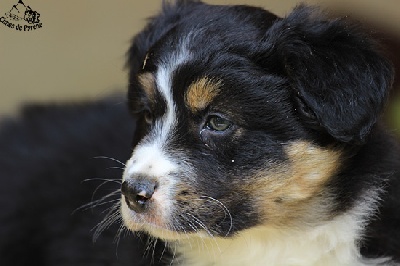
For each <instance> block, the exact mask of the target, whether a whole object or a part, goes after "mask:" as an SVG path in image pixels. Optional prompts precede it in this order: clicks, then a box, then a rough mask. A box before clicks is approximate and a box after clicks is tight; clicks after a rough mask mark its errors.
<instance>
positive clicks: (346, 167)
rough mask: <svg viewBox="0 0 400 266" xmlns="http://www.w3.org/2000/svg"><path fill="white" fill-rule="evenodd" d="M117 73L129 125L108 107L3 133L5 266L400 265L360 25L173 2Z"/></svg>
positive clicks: (392, 179) (379, 94) (382, 78)
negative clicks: (122, 74)
mask: <svg viewBox="0 0 400 266" xmlns="http://www.w3.org/2000/svg"><path fill="white" fill-rule="evenodd" d="M127 64H128V67H129V71H130V78H129V84H130V85H129V94H128V100H129V106H130V110H131V112H132V113H133V114H134V117H136V119H135V118H134V117H132V116H130V115H129V113H128V108H126V107H125V106H124V105H121V101H122V100H121V99H106V100H101V101H98V102H91V103H84V104H61V105H49V106H31V107H26V108H25V109H24V110H23V112H22V113H21V115H20V117H19V118H18V119H11V120H4V121H1V123H0V147H1V148H0V174H1V178H0V182H1V184H0V206H1V212H0V265H13V266H16V265H23V266H25V265H40V266H45V265H51V266H54V265H60V266H67V265H68V266H88V265H90V266H95V265H96V266H104V265H118V266H121V265H135V266H139V265H140V266H148V265H263V266H264V265H272V266H273V265H279V266H288V265H296V266H301V265H307V266H310V265H323V266H326V265H328V266H329V265H335V266H337V265H396V263H397V265H398V264H399V262H400V240H399V239H400V230H399V224H400V212H399V209H400V206H399V205H400V204H399V199H398V195H399V192H400V181H399V179H400V178H399V165H400V164H399V162H400V158H399V154H400V153H399V149H398V147H397V144H396V143H395V141H394V140H393V138H392V137H391V136H390V135H389V134H387V133H386V131H385V129H384V127H383V126H382V125H381V124H380V123H379V118H380V114H381V112H382V109H383V107H384V105H385V102H386V99H387V97H388V91H389V89H390V86H391V83H392V78H393V73H392V69H391V66H390V64H389V63H388V62H387V61H386V59H384V57H382V55H381V54H380V52H379V47H378V46H377V45H376V44H375V43H374V42H373V41H372V40H370V38H369V37H368V36H367V35H366V34H364V33H362V31H360V30H359V29H358V28H357V27H356V26H354V25H352V24H349V23H348V22H346V21H344V20H341V19H334V20H331V19H328V18H327V17H326V16H325V15H323V14H321V12H319V11H318V10H316V9H313V8H309V7H305V6H299V7H297V8H296V9H295V10H294V11H293V12H292V13H291V14H289V15H288V16H287V17H285V18H278V17H277V16H275V15H273V14H271V13H269V12H268V11H265V10H262V9H260V8H255V7H249V6H209V5H206V4H204V3H201V2H197V1H177V2H176V3H175V4H165V5H164V7H163V9H162V11H161V13H160V14H159V15H157V16H156V17H154V18H153V19H152V20H150V22H149V24H148V26H147V27H146V28H145V29H144V30H143V31H142V32H141V33H140V34H139V35H137V36H136V37H135V38H134V40H133V44H132V47H131V48H130V51H129V54H128V63H127ZM133 133H134V134H133ZM132 135H134V136H132ZM132 144H133V145H132ZM132 147H133V149H132ZM132 150H133V152H132ZM99 156H100V157H99ZM104 156H106V157H107V158H111V160H109V159H106V157H104ZM118 161H127V163H126V165H123V164H121V163H119V162H118ZM121 168H123V169H121ZM121 176H122V180H121ZM86 179H90V180H89V181H87V180H86ZM96 182H97V183H96ZM93 192H95V193H93ZM121 193H122V196H121ZM93 199H95V200H93ZM91 200H93V201H92V203H91V204H89V205H84V206H83V207H81V208H80V209H85V207H91V206H93V207H96V208H93V209H92V208H90V210H91V211H90V212H87V211H86V212H85V211H80V210H77V208H79V206H82V205H83V204H85V203H87V202H90V201H91ZM107 212H108V215H106V217H104V216H105V213H107ZM121 216H122V220H123V224H122V225H120V224H119V222H120V221H121ZM103 218H104V220H103V221H102V222H100V221H101V220H102V219H103ZM99 222H100V223H99ZM96 224H98V225H97V231H96V233H95V234H94V235H95V238H97V240H96V243H94V244H93V243H92V235H93V232H92V231H91V229H92V228H93V227H95V226H96ZM118 226H120V227H119V228H118ZM108 227H111V228H110V230H104V229H106V228H108ZM126 228H129V229H130V230H131V231H133V232H134V233H133V235H134V236H132V235H129V236H127V237H123V235H124V232H126ZM102 231H103V232H102ZM116 232H117V237H116V238H117V241H118V245H117V246H115V245H114V244H113V240H114V237H115V234H116ZM143 232H144V233H143ZM100 233H101V234H100ZM99 234H100V236H99V237H97V236H98V235H99ZM148 235H150V240H148V242H147V243H146V241H147V238H148Z"/></svg>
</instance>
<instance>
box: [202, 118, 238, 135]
mask: <svg viewBox="0 0 400 266" xmlns="http://www.w3.org/2000/svg"><path fill="white" fill-rule="evenodd" d="M205 126H206V128H207V129H209V130H212V131H225V130H227V129H228V128H230V127H231V126H232V122H230V121H229V120H227V119H225V118H223V117H220V116H217V115H212V116H210V117H209V118H208V120H207V122H206V125H205Z"/></svg>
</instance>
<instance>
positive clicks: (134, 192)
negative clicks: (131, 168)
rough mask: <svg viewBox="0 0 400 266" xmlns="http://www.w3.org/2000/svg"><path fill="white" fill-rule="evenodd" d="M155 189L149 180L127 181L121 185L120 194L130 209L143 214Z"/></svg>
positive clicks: (153, 183) (154, 185)
mask: <svg viewBox="0 0 400 266" xmlns="http://www.w3.org/2000/svg"><path fill="white" fill-rule="evenodd" d="M155 189H156V184H155V182H153V181H151V180H139V181H138V180H134V179H127V180H125V181H124V182H123V183H122V186H121V193H122V195H124V196H125V202H126V204H127V205H128V207H129V208H130V209H132V210H134V211H135V212H143V211H145V210H146V209H147V208H148V205H149V204H150V202H149V201H150V199H151V197H152V196H153V194H154V190H155Z"/></svg>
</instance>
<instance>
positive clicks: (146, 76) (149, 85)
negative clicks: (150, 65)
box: [138, 73, 156, 100]
mask: <svg viewBox="0 0 400 266" xmlns="http://www.w3.org/2000/svg"><path fill="white" fill-rule="evenodd" d="M138 80H139V83H140V85H142V88H143V90H144V92H145V93H146V95H147V97H148V98H149V99H150V100H154V97H155V86H156V80H155V77H154V75H153V74H151V73H143V74H140V75H139V76H138Z"/></svg>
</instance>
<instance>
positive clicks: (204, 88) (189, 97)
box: [185, 77, 222, 113]
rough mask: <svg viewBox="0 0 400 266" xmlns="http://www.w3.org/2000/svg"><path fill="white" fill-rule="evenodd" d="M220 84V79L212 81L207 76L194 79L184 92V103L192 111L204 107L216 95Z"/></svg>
mask: <svg viewBox="0 0 400 266" xmlns="http://www.w3.org/2000/svg"><path fill="white" fill-rule="evenodd" d="M221 85H222V84H221V81H214V80H211V79H209V78H207V77H204V78H201V79H199V80H197V81H195V82H194V83H192V84H191V85H190V86H189V88H188V90H187V92H186V95H185V102H186V105H187V106H188V108H189V109H190V110H191V111H192V112H194V113H195V112H198V111H200V110H203V109H205V108H206V107H207V106H208V105H209V104H210V103H211V102H212V100H213V99H214V98H215V97H216V96H217V95H218V93H219V92H220V88H221Z"/></svg>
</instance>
